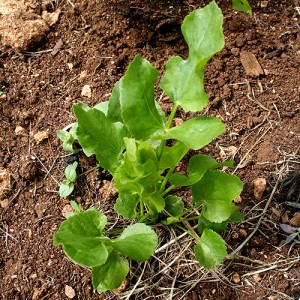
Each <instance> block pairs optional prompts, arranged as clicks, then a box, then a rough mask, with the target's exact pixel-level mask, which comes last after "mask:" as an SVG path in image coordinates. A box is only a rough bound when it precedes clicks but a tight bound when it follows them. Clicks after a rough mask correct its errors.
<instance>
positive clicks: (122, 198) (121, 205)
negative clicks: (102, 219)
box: [115, 193, 139, 220]
mask: <svg viewBox="0 0 300 300" xmlns="http://www.w3.org/2000/svg"><path fill="white" fill-rule="evenodd" d="M138 203H139V196H138V194H123V193H120V194H119V197H118V199H117V201H116V204H115V209H116V211H117V213H118V214H119V215H121V216H123V217H124V218H126V219H129V220H131V219H134V218H135V217H136V211H135V209H136V206H137V204H138Z"/></svg>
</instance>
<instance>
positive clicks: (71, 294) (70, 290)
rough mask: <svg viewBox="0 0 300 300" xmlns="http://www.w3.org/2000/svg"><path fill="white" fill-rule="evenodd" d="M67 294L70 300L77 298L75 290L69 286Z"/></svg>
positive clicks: (66, 289)
mask: <svg viewBox="0 0 300 300" xmlns="http://www.w3.org/2000/svg"><path fill="white" fill-rule="evenodd" d="M65 294H66V296H67V297H68V298H70V299H73V298H74V297H75V296H76V293H75V291H74V289H73V288H72V287H71V286H69V285H66V286H65Z"/></svg>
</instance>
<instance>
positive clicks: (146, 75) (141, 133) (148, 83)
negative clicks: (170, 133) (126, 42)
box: [119, 56, 164, 140]
mask: <svg viewBox="0 0 300 300" xmlns="http://www.w3.org/2000/svg"><path fill="white" fill-rule="evenodd" d="M157 76H158V71H157V70H156V69H155V68H154V67H153V66H152V65H151V64H150V63H149V62H148V61H147V60H143V59H142V58H141V57H140V56H136V57H135V59H134V60H133V61H132V63H131V64H130V65H129V67H128V70H127V71H126V73H125V75H124V76H123V78H122V80H121V82H120V90H119V91H120V103H121V109H122V117H123V122H124V124H125V125H126V127H127V128H128V130H129V132H130V133H131V134H132V135H133V136H134V137H135V138H136V139H143V140H146V139H148V138H149V137H150V136H151V135H153V134H154V133H156V132H157V131H162V130H163V128H164V121H163V119H162V116H161V115H160V112H159V110H158V109H157V107H156V103H155V100H154V84H155V81H156V79H157Z"/></svg>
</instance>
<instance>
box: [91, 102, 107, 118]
mask: <svg viewBox="0 0 300 300" xmlns="http://www.w3.org/2000/svg"><path fill="white" fill-rule="evenodd" d="M93 108H95V109H98V110H100V111H102V112H103V113H104V114H105V115H107V111H108V101H104V102H100V103H98V104H96V105H95V106H94V107H93Z"/></svg>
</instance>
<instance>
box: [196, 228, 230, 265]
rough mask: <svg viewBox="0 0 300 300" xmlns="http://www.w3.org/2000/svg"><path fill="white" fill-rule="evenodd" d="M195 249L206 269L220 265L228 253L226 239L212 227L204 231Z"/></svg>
mask: <svg viewBox="0 0 300 300" xmlns="http://www.w3.org/2000/svg"><path fill="white" fill-rule="evenodd" d="M194 251H195V256H196V259H197V260H198V262H199V263H200V265H202V266H203V267H204V268H206V269H213V268H215V267H216V266H218V265H219V264H220V263H221V262H222V260H223V259H224V258H225V256H226V254H227V251H226V244H225V241H224V240H223V239H222V238H221V237H220V236H219V235H218V234H217V233H216V232H214V231H213V230H211V229H205V230H204V231H203V234H202V236H201V238H200V239H199V240H198V243H197V245H196V246H195V247H194Z"/></svg>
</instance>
